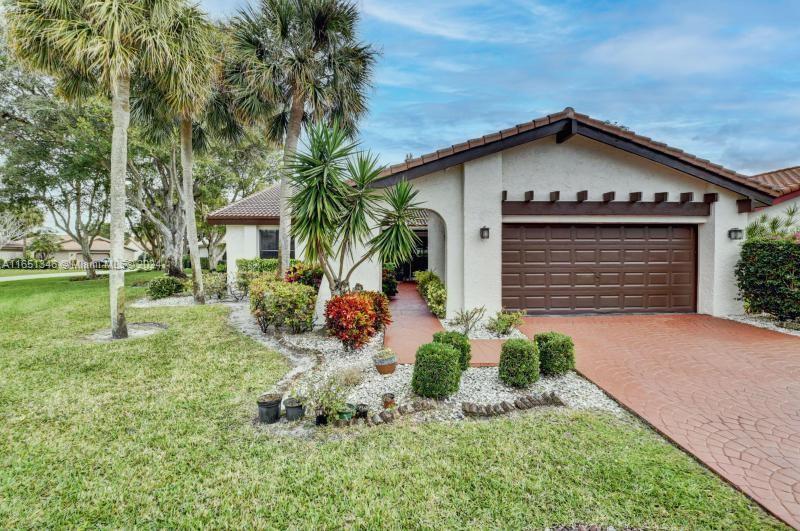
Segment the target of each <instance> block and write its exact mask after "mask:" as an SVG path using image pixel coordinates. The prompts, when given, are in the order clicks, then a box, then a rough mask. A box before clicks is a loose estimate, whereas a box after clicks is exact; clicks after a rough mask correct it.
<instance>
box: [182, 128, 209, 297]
mask: <svg viewBox="0 0 800 531" xmlns="http://www.w3.org/2000/svg"><path fill="white" fill-rule="evenodd" d="M193 165H194V151H193V149H192V120H191V119H189V118H182V119H181V170H182V172H183V193H184V212H185V213H186V214H185V215H186V239H187V240H189V258H190V259H191V261H192V281H193V282H192V292H193V294H194V302H196V303H197V304H205V303H206V293H205V290H204V289H203V271H202V270H201V269H200V246H199V245H198V244H197V221H196V220H195V219H194V177H193V176H192V166H193Z"/></svg>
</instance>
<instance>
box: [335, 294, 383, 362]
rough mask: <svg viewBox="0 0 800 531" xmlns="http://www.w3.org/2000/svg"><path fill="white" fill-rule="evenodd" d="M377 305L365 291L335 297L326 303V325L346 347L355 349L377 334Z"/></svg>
mask: <svg viewBox="0 0 800 531" xmlns="http://www.w3.org/2000/svg"><path fill="white" fill-rule="evenodd" d="M375 318H376V315H375V305H374V303H373V302H372V299H371V298H370V297H367V296H365V295H364V294H363V293H346V294H344V295H340V296H338V297H333V298H331V300H329V301H328V302H327V304H326V305H325V326H326V327H327V329H328V332H330V334H331V335H334V336H336V337H337V338H338V339H339V340H340V341H341V342H342V344H343V345H344V347H345V348H346V349H349V350H355V349H359V348H361V347H363V346H364V345H366V344H367V341H369V340H370V338H372V336H374V335H375V333H376V332H377V330H376V329H375Z"/></svg>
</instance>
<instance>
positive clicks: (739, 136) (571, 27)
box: [202, 0, 800, 173]
mask: <svg viewBox="0 0 800 531" xmlns="http://www.w3.org/2000/svg"><path fill="white" fill-rule="evenodd" d="M246 1H247V0H229V1H226V0H202V4H203V5H204V6H205V8H206V9H207V10H208V11H209V13H210V14H211V15H212V16H213V17H216V18H227V17H231V16H234V15H235V13H236V9H237V7H239V6H241V5H245V3H246ZM359 5H360V6H361V10H362V14H363V19H362V21H361V25H360V33H361V38H362V39H363V40H364V41H366V42H369V43H371V44H372V45H374V46H375V47H376V48H377V49H378V50H380V52H381V56H380V59H379V62H378V67H377V70H376V72H375V78H374V88H373V90H372V93H371V95H370V113H369V116H367V117H366V118H365V120H364V121H363V123H362V126H361V132H362V141H363V145H364V146H365V147H367V148H369V149H371V150H373V151H375V152H377V153H379V154H380V156H381V159H382V160H383V162H386V163H394V162H399V161H401V160H402V159H403V158H404V155H405V154H406V153H413V154H415V155H419V154H421V153H424V152H428V151H432V150H434V149H436V148H440V147H444V146H447V145H449V144H452V143H456V142H460V141H463V140H465V139H467V138H471V137H474V136H480V135H482V134H486V133H489V132H493V131H496V130H499V129H503V128H506V127H508V126H510V125H513V124H516V123H520V122H524V121H528V120H530V119H532V118H534V117H538V116H541V115H543V114H548V113H552V112H557V111H559V110H561V109H563V108H564V107H566V106H572V107H574V108H575V109H576V110H578V111H579V112H583V113H586V114H589V115H591V116H593V117H595V118H599V119H603V120H610V121H612V122H617V123H620V124H624V125H626V126H628V127H629V128H631V129H633V130H634V131H636V132H638V133H642V134H645V135H648V136H651V137H653V138H656V139H658V140H660V141H663V142H667V143H668V144H671V145H673V146H675V147H679V148H681V149H684V150H686V151H689V152H690V153H694V154H696V155H700V156H702V157H704V158H708V159H711V160H712V161H715V162H718V163H720V164H723V165H726V166H728V167H730V168H732V169H736V170H739V171H741V172H743V173H757V172H761V171H767V170H771V169H776V168H780V167H785V166H790V165H796V164H800V125H799V124H800V39H798V34H797V31H798V30H797V28H798V21H800V2H798V1H797V0H787V1H771V0H760V1H727V0H726V1H716V0H712V1H703V0H693V1H684V0H665V1H655V0H651V1H646V0H643V1H614V0H598V1H584V2H580V1H570V0H560V1H549V0H541V1H540V0H485V1H484V0H410V1H403V0H359Z"/></svg>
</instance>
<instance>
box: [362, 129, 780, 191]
mask: <svg viewBox="0 0 800 531" xmlns="http://www.w3.org/2000/svg"><path fill="white" fill-rule="evenodd" d="M564 131H569V132H570V134H569V135H565V136H564V137H562V138H563V139H564V140H566V139H568V138H569V137H570V136H572V135H575V134H577V135H581V136H583V137H586V138H589V139H592V140H595V141H597V142H602V143H604V144H606V145H609V146H612V147H616V148H618V149H621V150H623V151H626V152H628V153H632V154H635V155H639V156H641V157H643V158H646V159H648V160H651V161H653V162H656V163H658V164H662V165H664V166H667V167H669V168H672V169H674V170H677V171H680V172H682V173H685V174H687V175H691V176H692V177H696V178H698V179H701V180H703V181H706V182H708V183H711V184H714V185H716V186H719V187H720V188H724V189H726V190H730V191H732V192H735V193H738V194H741V195H743V196H745V197H748V198H750V199H752V200H754V201H756V202H759V203H762V204H764V205H771V204H772V203H773V201H774V200H775V198H774V197H773V196H771V195H770V194H768V193H766V192H763V191H761V190H758V189H756V188H751V187H749V186H747V185H745V184H742V183H738V182H736V181H733V180H731V179H729V178H727V177H725V176H724V175H721V174H717V173H714V172H712V171H709V170H706V169H704V168H701V167H699V166H696V165H693V164H690V163H688V162H685V161H683V160H681V159H679V158H678V157H674V156H671V155H668V154H667V153H663V152H661V151H658V150H656V149H653V148H650V147H647V146H645V145H642V144H640V143H638V142H634V141H632V140H630V139H627V138H624V137H622V136H618V135H615V134H613V133H609V132H607V131H603V130H601V129H599V128H597V127H593V126H592V125H591V124H587V123H584V122H581V121H580V120H577V119H575V118H564V119H561V120H557V121H555V122H552V123H550V124H546V125H542V126H540V127H537V128H535V129H530V130H528V131H524V132H522V133H519V134H516V135H512V136H509V137H507V138H503V139H500V140H497V141H495V142H492V143H490V144H484V145H481V146H476V147H474V148H470V149H465V150H464V151H461V152H458V153H454V154H452V155H448V156H446V157H441V158H438V159H436V160H432V161H430V162H427V163H423V164H420V165H419V166H415V167H413V168H409V169H407V170H404V171H401V172H397V173H394V174H391V175H387V176H386V177H383V178H381V179H379V180H378V181H376V182H375V186H376V187H379V188H384V187H388V186H393V185H395V184H397V183H398V182H400V181H403V180H411V179H416V178H417V177H422V176H423V175H427V174H430V173H433V172H436V171H440V170H443V169H446V168H449V167H452V166H457V165H459V164H463V163H465V162H468V161H470V160H475V159H478V158H480V157H485V156H487V155H491V154H493V153H497V152H499V151H504V150H506V149H510V148H513V147H516V146H520V145H522V144H527V143H528V142H533V141H534V140H539V139H541V138H545V137H548V136H552V135H558V134H559V133H563V132H564Z"/></svg>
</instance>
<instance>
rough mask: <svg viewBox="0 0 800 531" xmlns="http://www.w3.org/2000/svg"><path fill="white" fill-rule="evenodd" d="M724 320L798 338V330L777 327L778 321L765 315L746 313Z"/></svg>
mask: <svg viewBox="0 0 800 531" xmlns="http://www.w3.org/2000/svg"><path fill="white" fill-rule="evenodd" d="M725 318H726V319H730V320H731V321H737V322H739V323H744V324H749V325H752V326H757V327H759V328H766V329H768V330H774V331H775V332H781V333H783V334H789V335H790V336H798V337H800V330H792V329H791V328H784V327H783V326H779V325H778V321H777V320H776V319H775V318H774V317H772V316H771V315H767V314H759V315H754V314H749V313H746V314H739V315H728V316H726V317H725ZM798 327H800V323H798Z"/></svg>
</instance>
